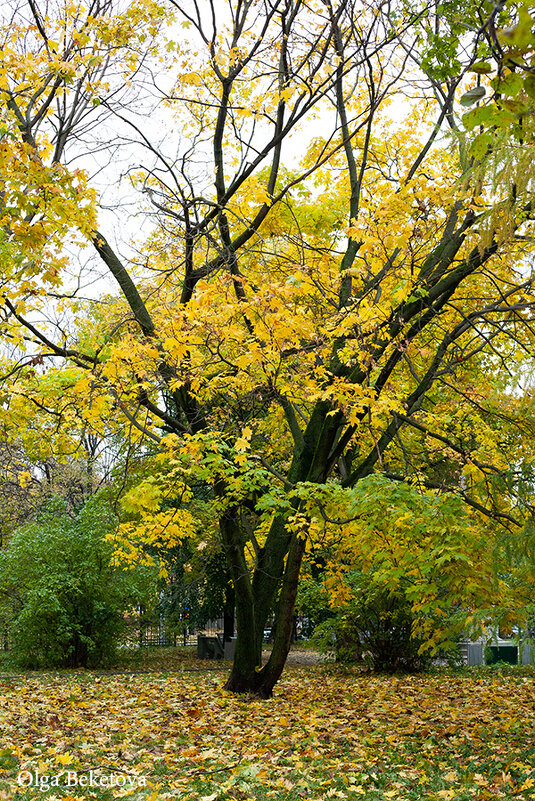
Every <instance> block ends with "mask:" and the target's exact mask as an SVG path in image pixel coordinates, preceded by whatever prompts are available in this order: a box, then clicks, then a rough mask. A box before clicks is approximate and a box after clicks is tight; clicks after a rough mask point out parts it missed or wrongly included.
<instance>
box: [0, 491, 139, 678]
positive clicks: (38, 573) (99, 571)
mask: <svg viewBox="0 0 535 801" xmlns="http://www.w3.org/2000/svg"><path fill="white" fill-rule="evenodd" d="M115 522H116V521H114V518H113V514H112V512H111V510H110V509H109V507H108V505H107V504H106V502H105V501H103V499H102V498H100V499H98V498H96V497H93V498H91V499H89V500H88V501H87V502H86V504H85V505H84V507H83V508H82V509H80V510H79V512H78V514H77V515H76V517H75V518H74V519H73V518H72V517H70V516H69V514H68V512H67V507H66V504H65V503H64V502H63V501H62V500H60V499H57V498H56V499H52V500H49V502H48V504H47V505H45V507H44V508H42V509H41V512H40V514H39V517H38V519H37V520H36V521H35V522H34V523H31V524H27V525H25V526H22V527H21V528H19V529H18V530H17V531H16V532H15V533H14V534H13V536H12V538H11V540H10V542H9V544H8V546H7V547H6V548H4V549H3V550H2V551H1V552H0V594H1V599H0V619H2V622H3V624H4V625H3V626H2V628H3V629H4V628H5V629H7V631H8V633H9V634H10V635H11V638H12V653H13V661H14V662H15V663H16V664H18V665H21V666H23V667H32V668H35V667H56V666H60V667H80V666H81V667H87V666H88V665H93V666H94V665H100V664H103V663H105V662H107V661H109V660H110V658H113V656H114V655H115V648H116V646H117V645H118V644H120V643H121V641H122V637H124V632H125V626H126V623H125V618H124V615H125V613H126V612H127V611H128V610H129V609H131V608H132V607H134V606H136V605H138V604H141V603H145V604H148V603H149V600H150V598H151V594H152V592H153V588H154V587H155V579H154V577H151V572H150V570H148V569H146V568H145V569H140V568H138V569H137V570H125V569H124V568H123V567H122V566H121V565H117V564H114V558H113V544H112V542H111V541H110V540H111V539H112V537H113V532H114V523H115ZM107 535H108V539H107V538H106V537H107ZM151 579H152V581H151Z"/></svg>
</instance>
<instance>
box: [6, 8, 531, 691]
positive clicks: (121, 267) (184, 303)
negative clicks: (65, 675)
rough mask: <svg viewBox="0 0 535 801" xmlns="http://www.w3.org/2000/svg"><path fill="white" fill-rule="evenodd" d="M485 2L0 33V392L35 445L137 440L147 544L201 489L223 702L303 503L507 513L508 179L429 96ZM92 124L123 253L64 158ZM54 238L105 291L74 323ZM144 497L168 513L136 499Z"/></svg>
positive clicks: (325, 518) (523, 322) (515, 356)
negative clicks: (127, 219)
mask: <svg viewBox="0 0 535 801" xmlns="http://www.w3.org/2000/svg"><path fill="white" fill-rule="evenodd" d="M170 9H173V10H174V15H175V16H174V17H173V25H174V26H175V27H171V28H170V29H169V32H168V34H167V36H166V34H165V30H164V26H163V20H164V19H166V18H168V15H169V10H170ZM24 13H27V15H28V16H29V21H30V33H29V34H28V35H26V36H25V37H24V38H22V37H19V36H18V35H17V34H18V32H19V31H20V26H21V25H23V24H25V25H26V24H27V22H28V20H27V19H25V20H24V21H22V20H23V15H24ZM512 14H514V6H509V7H508V8H507V9H506V10H505V11H504V10H503V9H500V8H499V7H497V6H493V5H492V4H491V3H488V2H486V1H483V0H482V1H481V2H479V3H477V4H474V3H465V2H462V0H459V2H451V3H446V4H444V5H442V6H440V7H437V8H433V7H429V6H424V5H422V6H420V5H418V4H417V3H415V4H411V3H410V2H409V3H403V4H401V3H400V4H389V3H383V4H382V5H381V6H379V7H377V8H375V7H374V6H373V5H372V4H367V3H365V2H363V3H358V4H357V3H356V2H354V1H353V0H337V2H332V0H317V2H312V3H304V2H302V0H261V1H260V0H256V1H255V0H247V1H246V2H242V0H235V1H234V0H233V1H232V2H230V3H229V4H228V6H225V7H223V6H222V5H221V4H220V3H216V2H215V0H206V2H203V3H201V2H197V1H196V0H192V2H190V3H180V4H178V3H174V2H172V0H171V2H170V3H169V4H168V5H165V4H162V5H159V4H157V3H154V2H133V3H132V4H130V5H129V6H128V7H127V8H126V10H124V11H123V12H122V13H120V12H115V11H114V10H113V8H112V5H111V3H101V2H99V0H93V2H91V3H89V4H84V3H82V4H80V5H77V6H76V7H74V6H72V7H69V8H68V9H67V11H66V12H65V11H60V10H59V8H58V10H57V11H56V12H52V10H50V8H49V10H48V11H47V12H46V13H45V10H44V9H40V8H39V7H38V6H37V5H36V3H35V2H33V0H32V2H31V3H28V6H27V7H26V6H25V5H24V4H23V5H21V6H20V8H19V9H17V11H16V12H14V16H13V18H12V19H9V20H8V22H9V25H8V26H7V27H6V28H5V29H4V55H3V61H4V64H5V78H3V79H2V80H3V85H2V87H1V91H2V93H3V97H4V119H5V123H4V135H3V151H2V153H3V155H2V158H3V165H2V166H3V175H5V176H6V178H5V179H3V186H2V190H3V198H4V201H3V202H4V207H3V213H2V225H3V230H4V232H5V233H4V243H3V249H4V250H3V252H4V263H5V289H4V290H3V293H4V294H3V297H4V318H3V330H4V333H5V336H9V337H12V338H13V341H14V343H15V344H16V346H17V347H18V348H19V351H18V352H17V355H18V361H17V362H16V363H15V364H13V360H11V361H10V362H9V365H8V366H6V382H7V384H8V389H7V390H6V392H7V393H8V398H9V397H13V393H16V395H17V397H18V398H19V399H24V398H25V399H26V403H27V404H32V403H33V404H36V403H37V404H40V405H41V406H42V407H44V408H45V409H46V410H48V412H49V413H50V414H51V415H53V416H54V419H55V420H56V421H57V430H58V432H60V431H61V425H62V420H63V419H64V418H65V416H66V414H67V417H69V416H70V423H71V425H72V424H73V416H75V417H78V418H83V420H84V425H88V426H96V427H98V426H99V425H101V423H100V422H99V421H100V420H102V419H105V420H106V425H107V426H108V427H115V428H116V429H117V430H122V431H123V432H125V431H126V432H127V433H128V434H129V435H130V436H131V437H133V438H137V439H138V440H139V442H140V443H142V444H146V446H147V447H150V448H152V449H153V450H154V451H155V452H156V455H155V456H154V458H155V460H156V462H155V463H156V465H157V472H158V475H159V477H160V484H159V485H156V484H154V482H152V483H151V484H148V485H147V484H146V483H145V484H144V486H143V492H142V493H141V495H140V505H143V504H144V503H146V505H145V508H146V510H147V514H146V515H145V521H146V523H147V524H148V517H149V513H150V514H152V515H153V525H152V527H151V526H149V529H150V530H151V532H152V533H151V537H154V536H156V535H155V531H156V530H159V531H160V535H161V536H162V537H164V538H165V536H166V535H167V534H168V535H169V536H170V538H171V540H172V541H174V539H176V537H177V536H179V537H180V536H192V535H193V532H194V530H195V527H194V525H193V522H192V520H191V516H188V508H187V504H188V493H190V492H191V486H192V485H193V484H195V483H196V484H198V483H203V484H204V485H206V486H207V488H208V489H209V492H210V494H211V495H210V497H211V504H212V507H211V508H212V510H213V514H214V516H215V519H216V520H217V531H215V530H214V531H213V532H212V533H213V535H214V536H218V537H220V539H221V543H222V547H223V550H224V552H225V554H226V558H227V561H228V564H229V568H230V571H231V576H232V580H233V585H234V590H235V598H236V613H237V623H238V639H237V645H236V656H235V661H234V666H233V669H232V673H231V675H230V677H229V680H228V682H227V688H228V689H230V690H232V691H236V692H244V691H251V692H255V693H257V694H258V695H260V696H262V697H269V696H270V695H271V693H272V690H273V687H274V685H275V683H276V682H277V680H278V678H279V677H280V675H281V672H282V670H283V667H284V663H285V660H286V656H287V653H288V649H289V645H290V638H291V632H292V620H293V608H294V604H295V596H296V591H297V583H298V578H299V572H300V567H301V563H302V559H303V555H304V553H305V549H306V547H307V539H308V540H309V541H310V539H311V537H312V536H313V532H314V530H317V529H318V528H321V526H322V525H323V523H330V524H331V525H335V526H338V528H339V531H340V532H342V533H341V534H340V536H343V531H344V526H345V523H344V520H343V518H340V517H338V516H332V514H329V511H327V510H328V509H330V504H331V505H332V501H333V499H337V498H340V497H347V498H348V499H349V500H348V503H346V505H349V506H350V500H351V497H352V496H351V493H352V491H353V489H354V488H355V487H356V486H358V483H359V482H360V481H362V480H363V479H365V478H366V477H367V476H369V475H370V474H372V473H373V472H374V471H377V470H378V471H380V472H382V473H383V474H384V475H385V476H386V477H387V478H389V479H390V480H391V481H394V482H403V481H406V480H417V481H418V482H420V485H421V486H422V487H424V488H425V487H427V488H428V489H434V490H435V491H437V490H439V491H441V492H451V491H456V492H457V493H459V494H460V495H461V496H462V497H463V498H464V500H465V502H466V503H467V504H468V505H469V506H470V508H471V509H472V513H473V514H474V515H476V516H479V517H478V519H480V518H482V517H484V516H487V517H489V518H492V519H493V520H495V521H498V522H499V523H500V524H503V525H505V526H507V527H509V528H510V529H511V530H512V531H514V530H515V529H516V530H518V531H519V532H521V531H522V527H523V524H524V521H525V519H526V517H528V518H529V517H530V515H531V501H530V500H528V502H527V503H524V505H523V506H518V504H517V503H516V500H515V497H516V496H515V488H516V484H517V479H518V478H519V476H520V472H519V470H516V465H517V463H518V460H517V457H516V456H515V454H514V453H511V452H510V451H509V450H508V449H507V448H506V447H504V443H503V438H502V436H501V432H502V431H503V429H504V425H505V422H504V413H503V412H502V410H500V409H498V408H497V405H496V403H497V400H496V399H497V397H498V395H497V394H496V392H495V389H499V390H501V394H500V397H501V398H502V399H505V401H506V404H507V406H508V409H507V412H506V414H505V417H507V418H509V417H510V418H511V420H512V425H518V426H520V427H523V428H524V429H525V430H526V431H528V432H530V435H531V436H532V433H533V429H532V422H531V417H530V411H529V410H530V408H531V407H530V401H526V402H524V403H523V402H522V401H521V400H519V398H518V396H517V395H515V390H514V381H513V379H514V378H515V376H514V375H513V374H514V373H515V371H516V372H517V373H519V372H520V371H521V370H522V364H523V360H524V359H525V353H526V350H527V351H528V352H529V350H530V345H531V341H532V336H533V334H532V327H531V318H532V311H533V304H534V302H535V299H534V296H533V291H532V271H531V267H530V261H529V254H530V252H531V241H530V231H531V217H532V210H533V206H532V200H531V191H532V173H531V171H530V170H529V169H528V167H527V165H526V159H525V158H524V156H523V154H522V153H520V152H519V149H518V148H517V147H516V146H515V141H514V139H508V138H507V137H506V138H505V140H500V141H499V142H497V143H496V145H495V144H494V140H492V141H490V140H489V141H488V142H487V145H486V148H485V149H484V150H482V149H481V147H480V146H479V145H478V146H477V147H476V149H475V150H473V149H471V147H472V145H471V138H470V137H471V134H470V132H469V131H466V130H464V129H463V128H462V126H461V123H460V121H459V116H458V108H459V106H458V105H457V98H458V97H459V95H460V94H461V93H462V92H465V90H466V89H467V88H469V86H470V83H471V80H472V78H471V77H470V76H471V75H479V74H480V71H479V72H478V70H477V68H476V65H477V64H478V60H479V59H480V57H481V54H482V53H483V54H484V55H485V57H487V55H488V54H489V48H490V46H489V37H488V32H489V31H490V30H491V28H492V26H494V28H496V27H497V25H498V24H499V22H500V15H502V16H509V17H510V16H511V15H512ZM179 24H182V26H183V30H184V31H185V33H183V34H181V33H180V32H179V31H180V28H179V27H178V25H179ZM177 31H178V33H177ZM182 37H183V38H182ZM17 47H18V48H19V49H20V48H22V49H23V52H22V53H20V52H17V50H16V48H17ZM492 56H493V52H490V55H489V57H492ZM438 59H440V64H441V66H438V63H439V62H438ZM471 69H472V70H475V72H473V73H470V70H471ZM507 69H509V70H511V71H512V68H511V67H507ZM106 71H107V72H106ZM114 71H115V72H114ZM476 80H480V79H479V78H477V79H476ZM400 98H401V99H402V100H401V106H400V105H396V101H397V100H399V99H400ZM149 99H151V102H152V103H153V108H152V111H151V115H152V120H153V121H154V120H155V119H156V120H157V121H158V125H159V126H160V123H161V129H162V130H163V131H164V134H163V135H161V136H160V135H159V134H158V133H152V130H153V129H152V130H151V126H150V120H149V119H147V118H144V116H143V112H144V111H146V110H147V109H148V107H149ZM140 110H141V111H140ZM138 112H140V113H138ZM399 115H401V116H402V118H403V119H402V120H401V122H399V121H396V117H397V116H399ZM431 117H433V121H432V122H429V120H430V118H431ZM530 126H531V122H529V124H526V125H525V126H524V129H525V134H524V136H525V139H524V147H527V146H529V147H531V144H532V132H531V128H530ZM110 127H112V128H115V147H116V148H119V145H118V144H117V139H118V138H119V144H120V145H121V148H120V149H116V150H114V151H113V154H114V156H115V153H116V152H117V153H121V152H123V147H124V149H128V148H130V153H131V154H132V155H131V156H130V162H129V163H128V166H129V168H127V169H126V172H127V173H128V176H129V178H130V180H131V181H132V183H133V184H134V187H135V188H137V189H138V190H141V193H142V195H143V196H144V197H145V198H146V202H147V206H146V210H147V209H148V210H149V211H150V212H151V214H152V224H153V229H152V231H151V232H150V234H148V235H147V236H145V238H144V241H143V242H141V243H138V244H137V245H136V247H137V250H136V249H131V248H130V249H128V248H127V245H126V244H122V245H119V246H118V247H115V246H114V244H113V243H111V242H110V241H109V239H110V234H109V233H108V232H109V231H110V230H111V229H112V227H113V225H112V223H111V222H110V220H109V218H107V217H106V215H105V214H104V213H102V214H99V222H100V220H101V221H102V230H100V229H97V207H98V202H97V199H96V195H95V191H94V190H93V189H91V188H90V181H89V178H88V175H87V172H83V171H80V170H78V171H77V170H74V169H73V168H72V166H71V165H72V164H73V163H74V160H75V159H83V157H84V155H85V164H86V165H89V164H90V162H89V160H88V158H87V156H88V152H87V148H88V145H87V144H86V143H87V141H88V137H92V141H93V142H95V143H98V147H99V148H100V149H101V150H102V149H104V148H105V146H106V141H107V136H108V134H109V128H110ZM177 131H179V133H177ZM117 132H118V135H117ZM314 134H317V135H314ZM478 141H480V140H478ZM109 147H111V145H110V144H109V140H108V148H109ZM84 149H85V150H84ZM292 150H293V152H292ZM108 152H110V151H109V150H108ZM143 154H144V155H143ZM296 154H297V155H296ZM285 155H286V158H287V161H286V163H284V162H283V156H285ZM144 158H147V159H148V163H146V164H145V165H144V166H141V167H139V162H140V161H141V160H143V159H144ZM504 163H505V164H506V165H507V167H506V169H503V170H501V173H500V174H499V175H498V176H497V177H496V176H495V175H494V174H492V171H490V170H488V169H487V166H488V165H490V164H494V165H496V164H504ZM134 164H137V165H138V166H137V168H135V169H134ZM101 169H104V168H103V167H101ZM519 171H521V172H522V176H521V177H522V180H521V181H520V180H519ZM107 174H108V176H111V177H113V173H110V172H108V173H107ZM102 212H104V205H103V204H102ZM73 231H74V234H75V239H76V241H79V240H80V237H82V238H83V237H85V238H86V239H87V240H88V241H89V242H90V244H91V246H92V248H93V249H94V252H95V253H96V254H97V255H98V257H99V258H100V260H101V261H102V263H103V264H104V265H106V267H107V268H108V270H109V271H110V273H111V275H112V276H113V277H114V278H115V280H116V281H117V283H118V285H119V287H120V289H121V292H122V301H119V300H117V299H113V298H110V297H108V298H107V299H104V303H107V304H108V310H109V313H108V315H106V314H104V313H102V311H100V312H99V311H97V312H92V313H91V314H92V320H93V325H89V324H88V323H87V316H86V318H85V320H84V315H83V312H84V309H86V310H87V308H88V306H89V305H90V303H89V301H87V302H85V303H82V304H78V305H77V306H75V308H74V309H73V310H72V312H71V313H72V314H73V315H75V316H76V315H77V318H78V322H77V323H76V324H75V325H73V324H72V323H69V325H63V326H62V325H61V323H60V324H56V323H55V321H54V320H53V315H52V313H51V312H50V311H49V310H50V305H49V304H50V302H51V299H52V298H55V299H56V300H58V295H59V296H60V298H59V300H58V302H59V304H60V307H61V308H63V309H65V308H66V306H68V301H67V298H66V297H65V293H64V294H63V295H62V293H61V291H60V289H59V287H60V282H61V275H62V273H63V272H64V270H65V264H64V260H65V253H64V250H62V247H63V248H64V247H65V245H64V243H65V242H66V240H67V239H68V237H69V236H72V232H73ZM127 252H129V253H130V254H131V255H130V256H127V255H123V256H122V257H121V256H120V255H119V254H120V253H123V254H126V253H127ZM76 258H77V257H76V255H75V256H73V258H72V259H71V262H70V263H72V264H73V263H74V262H75V261H76ZM68 294H72V293H68ZM71 308H72V307H71ZM43 309H45V310H47V312H48V319H47V321H45V322H43V324H40V323H39V322H36V320H35V318H36V317H37V316H38V311H37V310H41V311H40V312H39V315H40V317H39V319H41V318H42V315H43ZM86 314H87V312H86ZM97 318H98V319H99V320H100V323H99V325H98V327H97V326H95V325H94V322H95V320H96V319H97ZM24 337H26V338H27V340H29V343H30V344H29V345H26V346H24ZM24 347H25V350H24ZM36 354H37V355H36ZM36 359H37V360H42V361H43V363H42V364H41V362H39V361H38V362H37V364H36ZM6 361H7V360H6ZM61 362H67V363H68V364H69V365H70V366H69V367H64V368H62V367H61V366H56V367H54V369H50V368H51V365H60V363H61ZM45 367H46V370H45ZM508 371H509V372H508ZM59 383H61V387H62V390H61V392H59V393H58V391H57V387H58V385H59ZM53 387H56V390H55V393H54V392H53V391H51V388H53ZM9 402H10V401H9V400H6V402H5V404H4V416H5V418H6V424H7V425H9V424H10V423H9V420H10V408H9ZM21 403H22V405H24V401H23V400H21ZM73 408H74V410H75V411H74V412H73V411H72V410H73ZM526 412H527V413H526ZM531 463H532V454H531V450H530V448H528V452H527V453H526V459H525V465H524V467H523V470H524V471H525V470H526V469H527V470H528V472H529V471H531ZM506 475H507V476H508V478H507V479H506V478H505V476H506ZM500 481H502V484H500V488H502V489H504V491H503V492H502V489H500V492H496V483H495V482H500ZM493 482H494V483H493ZM344 492H345V493H346V495H345V496H344V495H343V494H344ZM340 493H342V495H341V494H340ZM169 495H172V496H173V498H174V500H175V502H174V508H175V509H176V510H177V511H176V516H175V522H173V519H174V514H171V513H169V510H168V508H167V509H164V510H162V509H161V508H160V505H159V499H160V500H161V498H162V497H163V496H165V497H166V498H167V497H168V496H169ZM180 498H182V499H183V501H184V504H182V505H181V504H180V503H178V502H177V499H180ZM177 521H178V522H177ZM272 611H275V613H276V627H275V632H276V633H275V641H274V645H273V651H272V654H271V656H270V658H269V661H268V663H267V665H265V666H264V667H262V668H261V667H260V664H261V646H262V634H263V629H264V626H265V623H266V620H267V618H268V616H269V615H271V613H272Z"/></svg>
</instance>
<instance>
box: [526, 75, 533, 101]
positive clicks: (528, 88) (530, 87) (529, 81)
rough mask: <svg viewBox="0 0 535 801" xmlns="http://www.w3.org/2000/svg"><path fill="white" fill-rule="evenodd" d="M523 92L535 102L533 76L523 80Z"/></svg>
mask: <svg viewBox="0 0 535 801" xmlns="http://www.w3.org/2000/svg"><path fill="white" fill-rule="evenodd" d="M524 92H525V93H526V94H527V95H529V96H530V97H531V98H533V99H534V100H535V75H527V76H526V77H525V78H524Z"/></svg>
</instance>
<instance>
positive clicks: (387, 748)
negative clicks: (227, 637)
mask: <svg viewBox="0 0 535 801" xmlns="http://www.w3.org/2000/svg"><path fill="white" fill-rule="evenodd" d="M206 667H209V668H211V669H206ZM227 668H228V666H223V665H221V664H219V663H218V664H217V665H216V663H211V664H208V663H199V662H197V661H196V660H193V659H190V660H186V661H183V662H180V661H178V662H177V663H176V666H175V669H174V670H173V671H170V672H155V673H147V672H145V673H142V672H137V673H103V672H90V671H70V672H69V671H66V672H61V673H55V674H54V673H40V674H37V673H31V674H26V675H13V676H7V675H6V674H3V676H2V678H1V680H0V799H10V801H11V799H14V800H15V799H16V800H17V801H19V800H20V801H30V799H31V801H35V799H37V798H43V799H46V801H54V799H56V798H62V799H70V800H71V801H72V799H76V800H77V801H78V799H98V800H99V801H104V800H105V799H113V798H122V797H126V798H129V799H139V801H141V799H143V801H146V799H152V800H153V801H159V799H174V798H178V799H183V800H184V801H189V800H190V799H191V801H193V799H195V801H197V800H198V799H201V800H202V801H216V799H221V801H223V799H241V800H242V801H246V800H247V799H254V801H263V799H270V798H272V799H281V801H282V799H284V800H285V801H286V800H287V801H294V800H295V801H297V799H306V800H307V801H313V800H314V801H315V800H316V799H318V801H319V799H330V798H332V799H339V798H340V799H344V798H348V799H363V801H366V800H367V799H370V800H371V799H377V800H378V801H379V799H380V800H381V801H384V800H385V799H406V800H407V801H409V799H411V800H412V799H414V801H416V799H418V801H420V799H454V800H455V801H462V800H463V799H467V800H468V799H478V800H483V799H494V798H496V799H501V798H511V799H512V798H515V799H519V798H535V672H534V671H533V670H532V669H510V670H508V671H504V672H500V671H496V670H491V669H488V668H487V669H481V670H477V671H473V672H468V671H465V672H459V673H455V672H448V671H443V672H437V673H433V674H430V675H414V676H394V677H385V676H375V675H367V674H363V673H362V672H359V671H357V670H345V671H344V670H342V669H339V668H337V667H336V666H329V665H317V666H306V667H290V668H288V669H287V671H286V673H285V675H284V677H283V679H282V681H281V682H280V684H279V685H278V686H277V687H276V689H275V695H274V698H273V699H272V700H270V701H259V700H256V699H252V698H249V697H235V696H232V695H230V694H228V693H227V692H225V691H224V690H222V684H223V681H224V678H225V675H226V670H227ZM91 770H92V771H93V773H90V771H91ZM21 771H29V772H30V774H31V775H33V779H32V781H33V782H34V784H35V782H36V781H37V782H40V781H42V778H41V777H53V776H60V777H61V778H59V779H57V780H56V781H58V782H62V781H63V782H65V781H67V778H66V777H67V776H68V773H67V772H68V771H72V772H76V779H74V778H72V779H71V780H70V781H71V786H70V787H65V788H63V787H52V788H50V789H48V791H47V792H44V791H43V792H41V791H40V789H39V788H38V787H35V786H33V787H28V788H23V787H19V786H18V785H17V776H18V775H22V776H23V777H24V781H29V779H28V773H25V774H21ZM36 771H37V780H36V779H35V772H36ZM103 776H106V777H108V778H107V779H106V780H105V781H107V782H108V783H110V782H111V781H116V779H117V777H118V776H121V777H122V779H119V780H118V781H119V782H122V781H123V780H124V782H125V783H126V784H124V785H123V786H120V785H118V784H116V786H114V787H107V788H106V787H103V786H101V784H102V783H100V785H99V782H101V780H100V778H99V777H103ZM111 776H113V777H114V778H113V779H111V778H109V777H111ZM81 777H85V781H89V779H90V777H91V780H92V782H93V786H92V787H89V786H81V782H82V781H83V779H82V778H81ZM141 777H143V778H141ZM44 781H46V779H45V780H44ZM49 781H51V779H49ZM145 782H146V785H145ZM43 786H45V785H43Z"/></svg>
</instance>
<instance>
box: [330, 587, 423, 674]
mask: <svg viewBox="0 0 535 801" xmlns="http://www.w3.org/2000/svg"><path fill="white" fill-rule="evenodd" d="M354 583H355V587H354V595H353V597H352V599H351V600H350V602H349V603H348V605H347V606H346V607H345V608H344V609H343V610H341V611H339V612H338V614H337V615H336V616H335V617H333V618H331V619H330V620H327V621H326V622H325V623H324V624H323V625H322V626H321V628H322V630H323V639H324V642H328V641H330V643H331V646H330V647H331V649H333V650H334V653H335V655H336V661H337V662H360V661H362V662H364V663H366V664H368V665H369V666H370V667H372V668H373V669H374V670H377V671H380V672H385V673H395V672H397V671H418V670H424V669H426V668H427V667H429V664H430V657H429V654H428V653H427V652H426V653H423V654H420V653H419V649H420V646H421V645H422V641H421V640H419V639H417V638H415V637H414V636H413V634H412V626H413V619H414V618H413V614H412V610H411V603H410V602H409V601H408V600H407V598H406V597H405V595H404V593H403V590H402V589H396V590H393V591H392V590H390V589H388V588H387V587H384V586H381V585H379V584H376V583H374V582H373V581H372V580H370V579H369V578H368V577H367V576H366V575H364V574H360V575H359V576H358V577H355V579H354Z"/></svg>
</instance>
